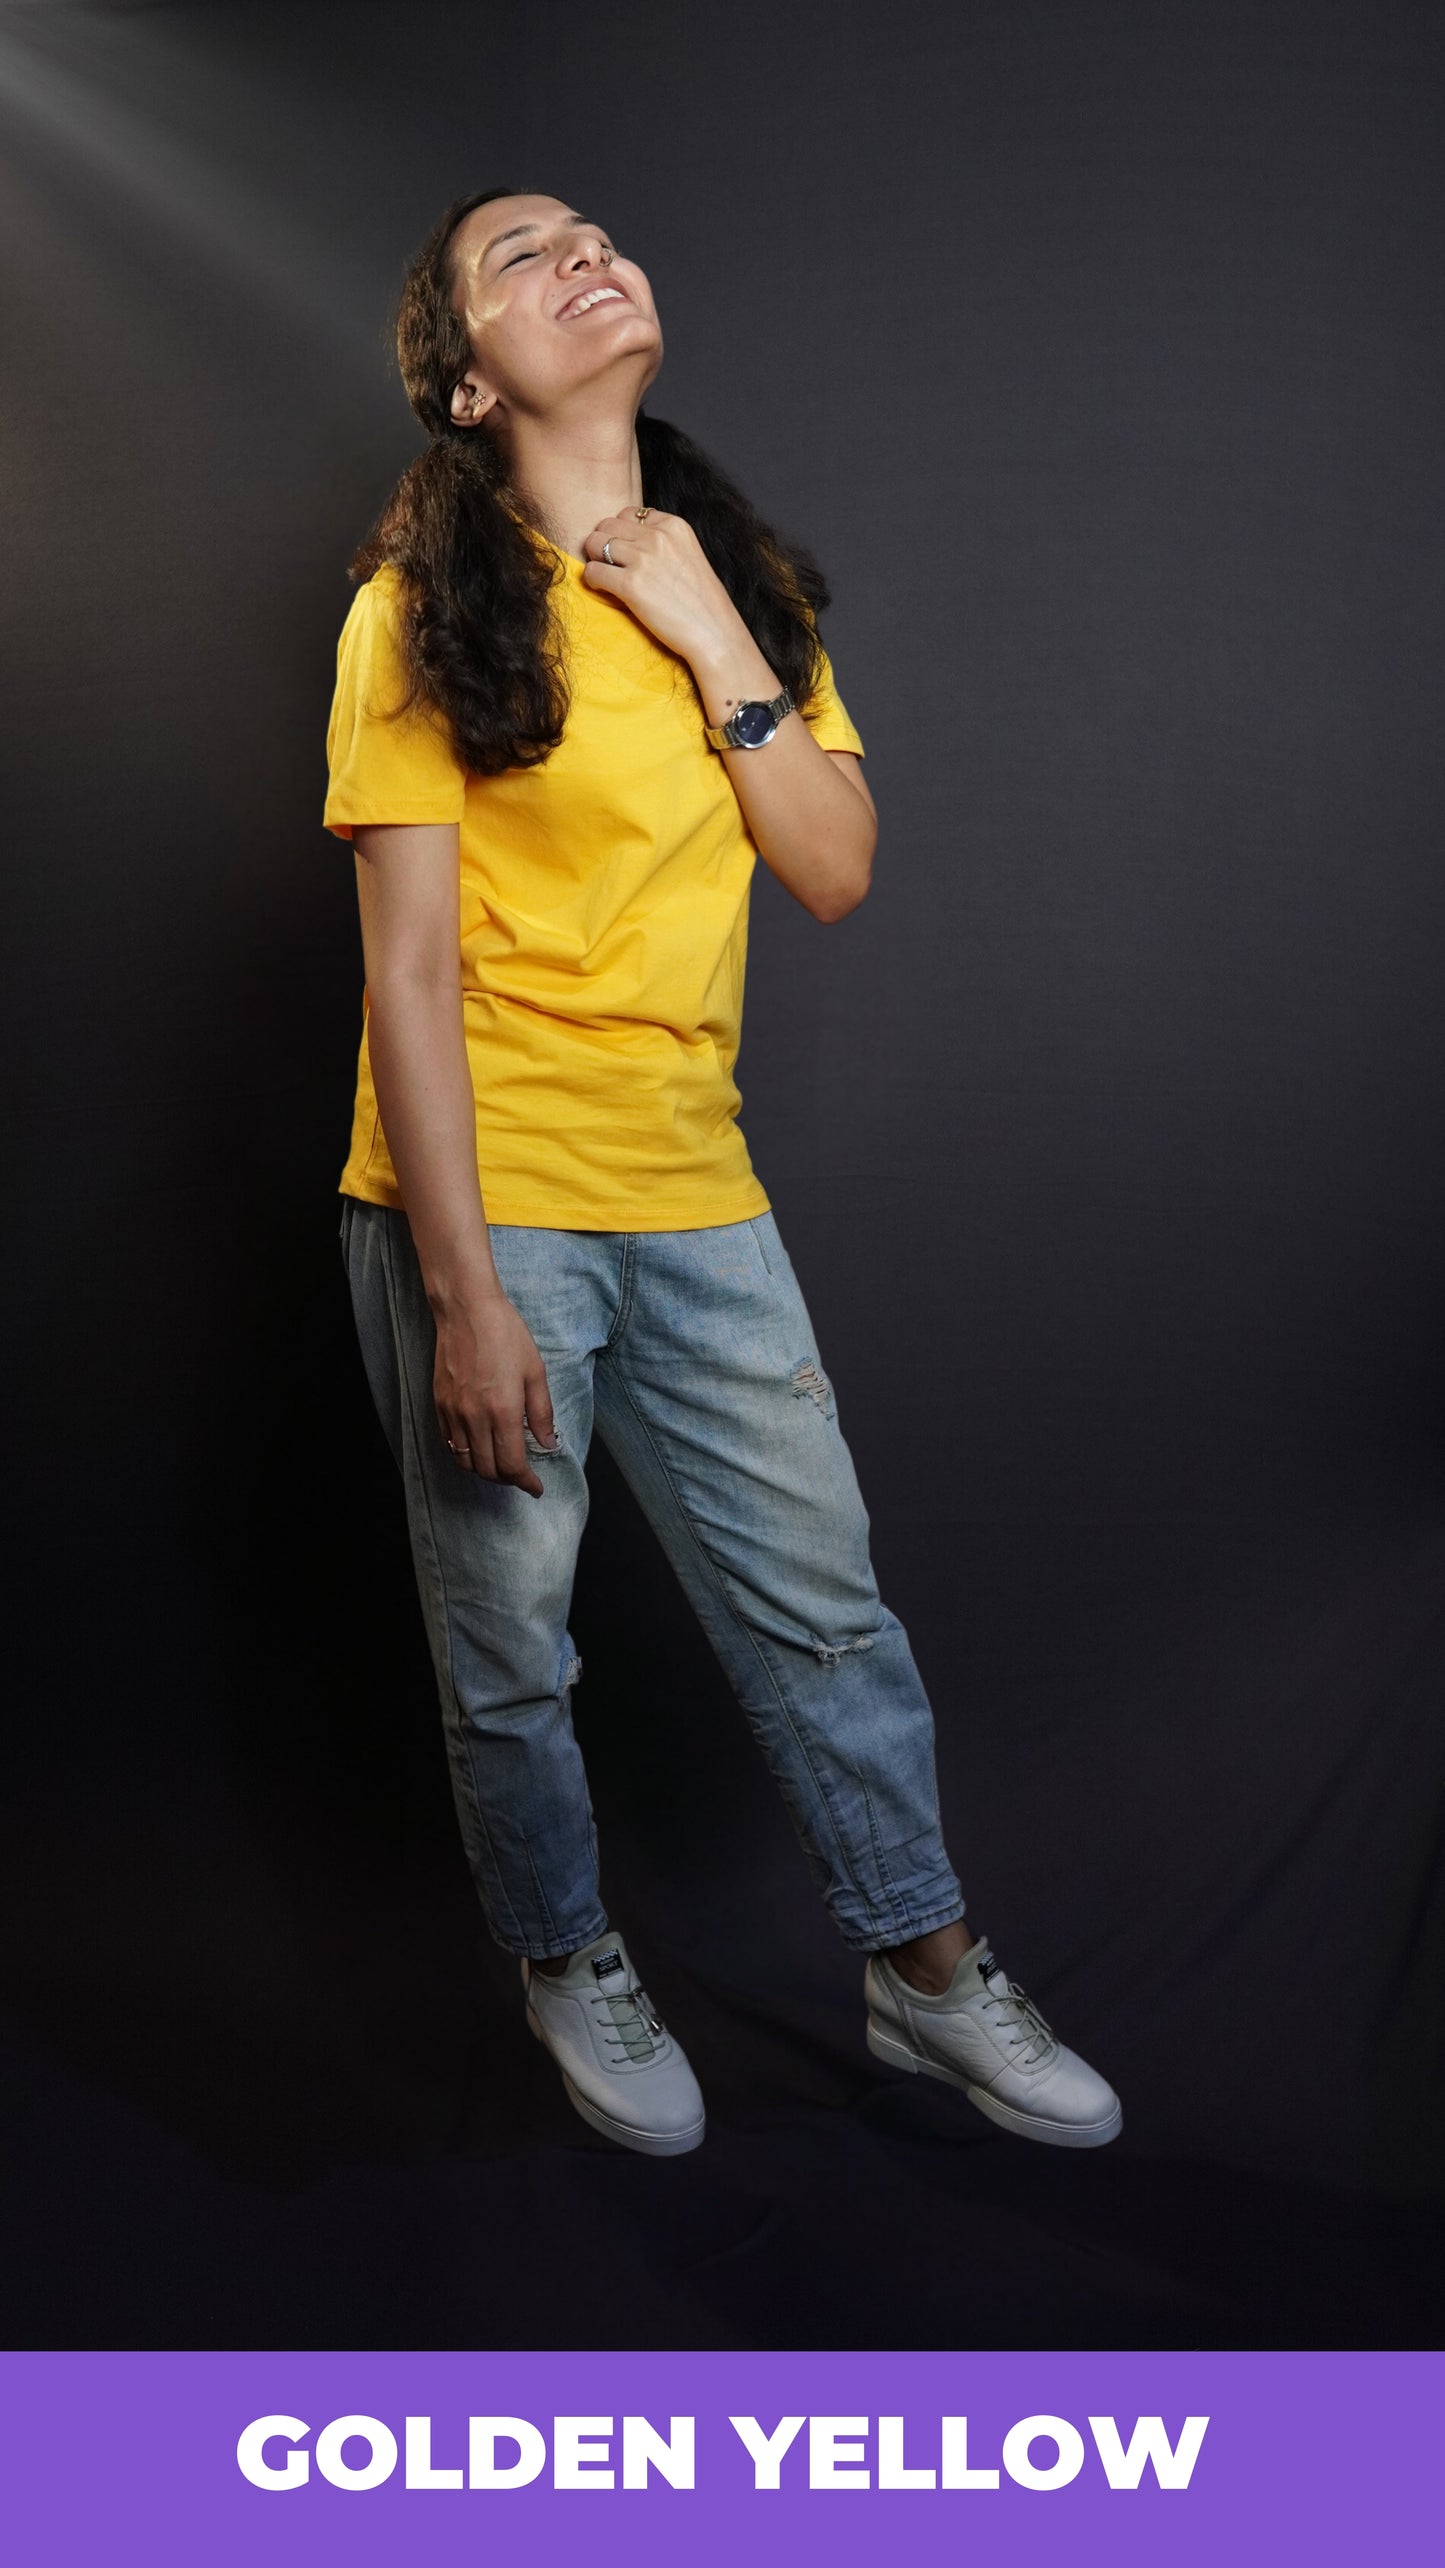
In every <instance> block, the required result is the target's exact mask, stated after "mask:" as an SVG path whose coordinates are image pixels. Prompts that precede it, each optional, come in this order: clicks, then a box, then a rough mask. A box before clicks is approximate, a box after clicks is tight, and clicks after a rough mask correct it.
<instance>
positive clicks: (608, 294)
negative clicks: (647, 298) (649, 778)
mask: <svg viewBox="0 0 1445 2568" xmlns="http://www.w3.org/2000/svg"><path fill="white" fill-rule="evenodd" d="M631 300H632V297H631V295H630V294H624V293H623V291H622V288H621V286H620V285H591V286H589V287H588V288H587V290H586V292H585V294H574V296H573V297H572V300H571V302H570V303H564V304H563V306H562V309H561V311H560V312H559V313H558V315H557V318H558V320H559V321H577V320H580V319H581V317H582V314H583V313H584V312H595V311H596V310H597V307H598V305H599V304H603V303H630V302H631Z"/></svg>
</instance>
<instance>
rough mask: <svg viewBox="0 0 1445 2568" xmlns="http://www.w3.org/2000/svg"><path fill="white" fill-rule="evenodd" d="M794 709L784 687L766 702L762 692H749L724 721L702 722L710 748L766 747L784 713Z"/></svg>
mask: <svg viewBox="0 0 1445 2568" xmlns="http://www.w3.org/2000/svg"><path fill="white" fill-rule="evenodd" d="M792 711H793V699H792V697H791V696H790V695H789V693H788V690H787V688H786V687H784V689H783V692H782V694H781V695H779V696H774V698H773V701H772V703H771V704H768V703H767V702H766V701H765V700H764V698H763V697H762V696H748V697H747V698H746V699H745V700H744V702H743V703H742V704H740V705H739V706H738V708H737V711H736V712H735V713H734V714H732V715H730V716H729V718H728V720H727V721H726V722H709V723H708V724H706V725H705V729H706V732H707V745H708V747H709V748H710V749H766V747H767V745H768V742H769V741H770V740H771V738H772V736H773V733H774V732H775V731H776V730H777V727H778V725H779V723H780V722H781V721H782V718H783V716H784V714H785V713H791V712H792Z"/></svg>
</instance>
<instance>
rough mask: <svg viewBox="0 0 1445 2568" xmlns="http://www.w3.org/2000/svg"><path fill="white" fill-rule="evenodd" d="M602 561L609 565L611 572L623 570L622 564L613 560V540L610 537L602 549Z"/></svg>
mask: <svg viewBox="0 0 1445 2568" xmlns="http://www.w3.org/2000/svg"><path fill="white" fill-rule="evenodd" d="M602 559H603V561H604V562H605V563H606V564H607V567H608V569H609V571H620V570H621V568H622V564H621V563H620V562H614V560H613V558H612V538H611V536H610V535H609V536H608V539H607V541H606V543H605V544H604V545H603V547H602Z"/></svg>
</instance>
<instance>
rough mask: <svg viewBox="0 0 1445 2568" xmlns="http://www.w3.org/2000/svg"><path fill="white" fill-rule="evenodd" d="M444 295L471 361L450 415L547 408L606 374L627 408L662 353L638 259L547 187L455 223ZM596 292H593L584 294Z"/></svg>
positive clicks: (501, 199) (476, 417)
mask: <svg viewBox="0 0 1445 2568" xmlns="http://www.w3.org/2000/svg"><path fill="white" fill-rule="evenodd" d="M452 275H453V279H454V286H453V294H452V303H453V307H454V309H455V310H456V311H457V312H458V313H459V314H461V316H462V318H463V319H464V321H465V323H466V329H467V336H468V338H469V339H470V341H471V344H472V362H471V364H470V366H469V367H468V369H467V372H466V375H465V377H464V379H463V382H462V383H461V384H460V385H459V386H458V387H457V389H456V391H455V392H454V393H453V395H452V416H453V418H454V419H457V420H460V421H462V422H463V423H467V422H476V423H478V424H479V423H480V422H481V420H482V419H484V418H487V417H489V416H493V415H494V414H495V413H497V412H498V410H500V411H501V413H502V414H503V415H504V416H505V414H506V413H508V412H523V413H528V414H530V415H532V416H533V417H544V416H545V415H546V414H547V413H548V412H549V411H551V410H554V409H556V408H558V407H559V406H560V405H562V404H564V403H565V402H566V401H567V400H568V398H569V396H571V395H572V394H574V393H576V392H579V391H581V390H583V389H585V388H586V387H587V386H588V385H600V384H601V383H603V382H604V381H605V380H606V379H608V378H609V377H610V378H611V381H612V383H613V384H614V385H615V386H616V387H617V389H618V390H619V392H625V393H626V394H627V396H628V397H629V398H630V400H631V402H632V405H633V408H634V409H635V408H636V405H637V403H638V402H639V401H640V400H641V399H642V396H643V393H644V392H645V391H646V389H647V387H648V385H649V384H650V383H651V381H652V378H653V376H654V375H655V374H656V372H657V370H658V367H659V366H660V365H661V363H662V331H661V329H660V328H659V326H658V319H657V313H656V311H655V309H654V307H653V301H652V289H651V287H650V286H649V284H648V282H647V279H646V277H645V276H644V275H643V273H642V270H641V268H640V267H637V266H636V265H635V264H634V262H633V261H632V260H631V259H625V258H621V257H619V256H617V255H616V254H615V252H614V247H613V243H612V240H611V238H610V236H609V235H608V234H607V233H606V232H604V231H603V230H601V228H600V227H599V226H598V225H597V224H595V223H590V222H588V221H586V220H585V219H583V218H581V217H579V216H577V215H575V214H574V213H573V212H572V211H571V209H570V207H568V206H566V205H564V204H563V203H562V202H561V200H560V199H559V198H558V197H555V196H495V197H493V198H492V201H491V203H490V204H488V205H479V206H477V207H476V208H475V210H474V211H473V212H472V213H470V214H469V215H468V216H467V217H466V219H465V221H464V222H462V223H461V224H459V226H458V228H457V232H456V236H455V240H454V242H453V246H452ZM594 294H595V296H596V298H597V299H596V300H595V301H591V300H589V298H590V297H591V296H593V295H594Z"/></svg>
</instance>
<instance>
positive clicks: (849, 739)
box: [803, 610, 863, 758]
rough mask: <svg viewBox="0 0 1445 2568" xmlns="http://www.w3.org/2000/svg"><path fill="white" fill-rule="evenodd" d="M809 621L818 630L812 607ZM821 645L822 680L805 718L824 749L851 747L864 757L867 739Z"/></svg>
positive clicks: (820, 673)
mask: <svg viewBox="0 0 1445 2568" xmlns="http://www.w3.org/2000/svg"><path fill="white" fill-rule="evenodd" d="M808 622H809V623H810V624H811V625H813V629H814V631H815V632H816V631H817V626H816V623H815V622H814V618H813V615H812V612H811V610H809V612H808ZM818 648H819V651H820V652H821V653H822V661H821V666H820V668H819V671H818V683H817V685H816V686H815V687H814V689H813V692H812V694H811V695H810V696H809V698H808V701H807V704H806V705H805V706H804V708H803V720H804V721H805V722H806V724H807V726H808V728H809V730H810V731H811V732H812V735H813V738H814V739H815V740H816V741H817V743H818V746H819V748H820V749H851V750H852V751H853V753H854V755H855V756H856V757H859V758H861V757H862V755H863V743H862V741H861V740H860V738H859V736H858V732H857V729H856V727H855V725H854V723H853V721H852V719H851V717H850V715H849V712H848V708H847V706H846V705H845V704H844V702H843V699H842V697H841V696H840V695H839V693H838V690H837V688H836V686H835V685H834V683H833V663H832V661H831V660H830V659H829V657H828V654H827V652H826V651H824V650H823V646H822V644H821V643H819V645H818Z"/></svg>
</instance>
